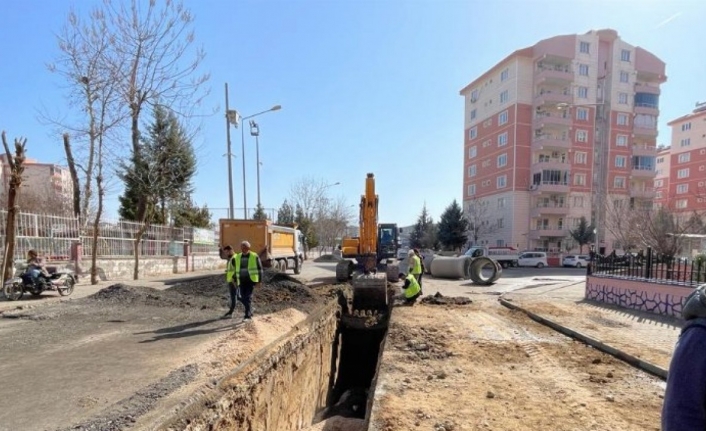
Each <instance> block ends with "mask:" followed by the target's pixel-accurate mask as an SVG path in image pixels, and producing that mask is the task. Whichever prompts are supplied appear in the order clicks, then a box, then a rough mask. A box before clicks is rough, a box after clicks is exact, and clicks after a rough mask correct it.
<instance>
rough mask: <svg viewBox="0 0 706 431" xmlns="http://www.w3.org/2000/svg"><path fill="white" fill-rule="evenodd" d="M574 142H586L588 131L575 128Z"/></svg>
mask: <svg viewBox="0 0 706 431" xmlns="http://www.w3.org/2000/svg"><path fill="white" fill-rule="evenodd" d="M576 142H582V143H585V142H588V131H586V130H581V129H579V130H577V131H576Z"/></svg>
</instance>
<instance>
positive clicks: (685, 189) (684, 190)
mask: <svg viewBox="0 0 706 431" xmlns="http://www.w3.org/2000/svg"><path fill="white" fill-rule="evenodd" d="M688 191H689V184H679V185H678V186H677V194H680V195H681V194H684V193H687V192H688Z"/></svg>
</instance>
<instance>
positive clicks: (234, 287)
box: [223, 245, 238, 319]
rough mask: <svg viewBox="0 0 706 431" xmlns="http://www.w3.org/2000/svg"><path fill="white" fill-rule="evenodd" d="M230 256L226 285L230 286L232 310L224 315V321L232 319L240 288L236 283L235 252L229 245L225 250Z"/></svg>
mask: <svg viewBox="0 0 706 431" xmlns="http://www.w3.org/2000/svg"><path fill="white" fill-rule="evenodd" d="M223 250H224V251H225V252H226V256H228V264H227V265H226V284H227V285H228V291H229V292H230V309H229V310H228V312H227V313H226V314H224V315H223V318H224V319H227V318H228V317H231V316H232V315H233V311H234V310H235V301H236V299H237V297H238V286H237V285H236V283H235V280H234V277H233V276H234V275H235V254H234V252H233V247H231V246H230V245H227V246H225V247H224V248H223Z"/></svg>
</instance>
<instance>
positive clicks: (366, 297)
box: [351, 274, 388, 311]
mask: <svg viewBox="0 0 706 431" xmlns="http://www.w3.org/2000/svg"><path fill="white" fill-rule="evenodd" d="M351 285H352V287H353V310H379V311H380V310H386V309H387V306H388V305H387V304H388V301H387V276H386V275H385V274H361V275H354V276H353V280H352V282H351Z"/></svg>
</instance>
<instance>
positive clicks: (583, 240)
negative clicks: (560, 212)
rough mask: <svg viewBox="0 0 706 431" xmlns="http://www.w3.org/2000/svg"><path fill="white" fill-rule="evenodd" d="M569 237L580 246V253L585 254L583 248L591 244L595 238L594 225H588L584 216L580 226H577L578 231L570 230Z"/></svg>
mask: <svg viewBox="0 0 706 431" xmlns="http://www.w3.org/2000/svg"><path fill="white" fill-rule="evenodd" d="M569 235H571V238H573V239H574V241H576V243H577V244H578V245H579V252H580V253H583V246H584V245H586V244H589V243H590V242H591V240H592V239H593V238H594V233H593V225H592V224H588V222H587V221H586V217H583V216H582V217H581V219H580V220H579V225H578V226H576V229H573V230H570V231H569Z"/></svg>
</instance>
